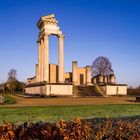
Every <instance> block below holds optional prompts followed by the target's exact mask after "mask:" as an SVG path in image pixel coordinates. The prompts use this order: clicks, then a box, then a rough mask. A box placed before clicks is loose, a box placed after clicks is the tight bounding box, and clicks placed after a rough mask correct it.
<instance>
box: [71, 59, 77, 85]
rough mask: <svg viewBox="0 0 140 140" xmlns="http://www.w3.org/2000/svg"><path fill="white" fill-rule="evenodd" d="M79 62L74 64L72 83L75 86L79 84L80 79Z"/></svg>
mask: <svg viewBox="0 0 140 140" xmlns="http://www.w3.org/2000/svg"><path fill="white" fill-rule="evenodd" d="M77 74H78V73H77V61H73V62H72V83H73V84H74V85H76V84H77V82H78V77H77Z"/></svg>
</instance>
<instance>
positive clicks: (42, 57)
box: [40, 39, 44, 82]
mask: <svg viewBox="0 0 140 140" xmlns="http://www.w3.org/2000/svg"><path fill="white" fill-rule="evenodd" d="M40 47H41V61H40V62H41V63H40V67H41V68H40V79H41V82H43V81H44V77H43V75H44V65H43V64H44V54H43V52H44V41H43V39H41V46H40Z"/></svg>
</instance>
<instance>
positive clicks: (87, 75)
mask: <svg viewBox="0 0 140 140" xmlns="http://www.w3.org/2000/svg"><path fill="white" fill-rule="evenodd" d="M37 27H38V29H39V35H38V39H37V43H38V64H36V67H35V69H36V70H35V71H36V72H35V76H34V77H32V78H28V79H27V83H28V84H27V86H26V88H25V92H26V93H27V94H40V95H42V96H73V97H76V96H107V95H126V94H127V85H125V84H117V83H116V81H115V75H110V76H109V77H106V76H103V75H98V76H96V77H91V66H90V65H87V66H85V67H79V66H78V62H77V61H73V62H72V72H65V70H64V69H65V65H64V38H65V37H64V34H63V32H62V31H61V30H60V27H59V26H58V21H57V20H56V18H55V16H54V14H51V15H48V16H42V17H41V18H40V19H39V21H38V22H37ZM51 35H54V36H56V37H57V38H58V65H57V64H50V63H49V37H50V36H51Z"/></svg>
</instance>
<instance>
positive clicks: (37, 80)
mask: <svg viewBox="0 0 140 140" xmlns="http://www.w3.org/2000/svg"><path fill="white" fill-rule="evenodd" d="M35 69H36V72H35V73H36V82H39V75H38V64H36V67H35Z"/></svg>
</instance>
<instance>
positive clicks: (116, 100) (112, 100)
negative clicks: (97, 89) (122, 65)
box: [5, 95, 137, 106]
mask: <svg viewBox="0 0 140 140" xmlns="http://www.w3.org/2000/svg"><path fill="white" fill-rule="evenodd" d="M10 96H11V97H13V98H15V99H16V100H17V103H16V104H14V105H10V106H58V105H63V106H71V105H103V104H137V103H135V102H134V100H135V97H93V98H29V99H28V98H22V97H18V96H14V95H10ZM5 106H6V105H5ZM7 106H8V105H7Z"/></svg>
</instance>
